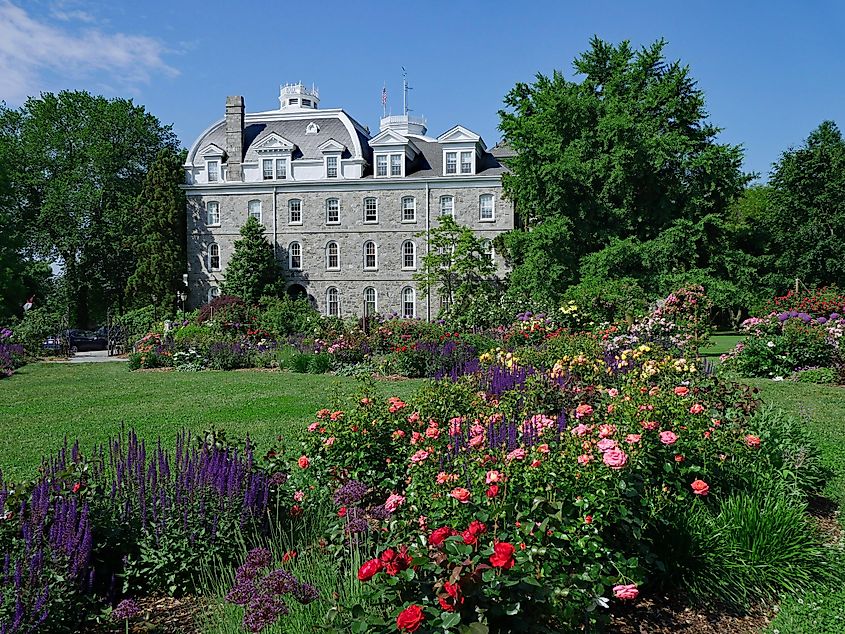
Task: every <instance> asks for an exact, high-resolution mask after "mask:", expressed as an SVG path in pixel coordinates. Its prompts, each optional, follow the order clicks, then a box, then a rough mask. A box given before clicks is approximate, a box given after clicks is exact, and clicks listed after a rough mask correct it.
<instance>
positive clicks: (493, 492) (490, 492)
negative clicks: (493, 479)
mask: <svg viewBox="0 0 845 634" xmlns="http://www.w3.org/2000/svg"><path fill="white" fill-rule="evenodd" d="M497 495H499V485H498V484H491V485H490V488H489V489H487V497H488V498H494V497H496V496H497Z"/></svg>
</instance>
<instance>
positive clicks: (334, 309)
mask: <svg viewBox="0 0 845 634" xmlns="http://www.w3.org/2000/svg"><path fill="white" fill-rule="evenodd" d="M326 315H328V316H329V317H340V292H339V291H338V290H337V289H336V288H335V287H334V286H329V287H328V289H326Z"/></svg>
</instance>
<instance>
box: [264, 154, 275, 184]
mask: <svg viewBox="0 0 845 634" xmlns="http://www.w3.org/2000/svg"><path fill="white" fill-rule="evenodd" d="M261 172H262V174H263V176H264V180H265V181H269V180H273V176H274V174H273V159H264V160H263V161H261Z"/></svg>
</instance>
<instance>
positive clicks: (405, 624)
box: [396, 605, 425, 632]
mask: <svg viewBox="0 0 845 634" xmlns="http://www.w3.org/2000/svg"><path fill="white" fill-rule="evenodd" d="M424 620H425V615H424V614H423V611H422V608H421V607H420V606H418V605H409V606H408V607H407V608H405V609H404V610H402V611H401V612H400V613H399V616H397V617H396V627H397V628H398V629H399V631H400V632H416V631H417V630H418V629H419V627H420V625H422V622H423V621H424Z"/></svg>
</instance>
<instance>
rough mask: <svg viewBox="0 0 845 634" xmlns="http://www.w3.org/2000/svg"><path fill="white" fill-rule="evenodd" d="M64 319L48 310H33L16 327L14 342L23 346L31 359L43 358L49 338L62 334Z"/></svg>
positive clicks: (13, 335)
mask: <svg viewBox="0 0 845 634" xmlns="http://www.w3.org/2000/svg"><path fill="white" fill-rule="evenodd" d="M61 328H62V317H61V315H57V314H56V313H51V312H50V311H49V310H48V309H47V308H33V309H31V310H29V311H27V312H26V314H24V317H23V319H21V321H20V322H19V323H18V324H17V325H15V327H14V331H13V333H12V341H13V342H14V343H20V344H22V345H23V347H24V350H25V351H26V354H27V355H28V356H30V357H39V356H42V354H43V352H42V349H41V346H42V344H43V343H44V341H46V339H47V337H53V336H56V335H60V334H61Z"/></svg>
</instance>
